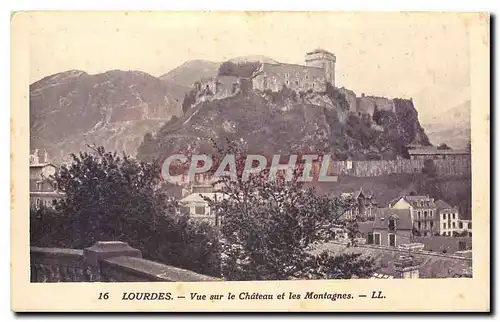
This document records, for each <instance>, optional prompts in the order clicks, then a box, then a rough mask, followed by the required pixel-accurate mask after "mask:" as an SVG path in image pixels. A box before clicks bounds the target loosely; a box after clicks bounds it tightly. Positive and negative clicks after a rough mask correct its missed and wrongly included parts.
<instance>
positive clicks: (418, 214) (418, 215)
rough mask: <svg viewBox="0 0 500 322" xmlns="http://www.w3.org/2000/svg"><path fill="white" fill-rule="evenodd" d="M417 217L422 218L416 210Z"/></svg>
mask: <svg viewBox="0 0 500 322" xmlns="http://www.w3.org/2000/svg"><path fill="white" fill-rule="evenodd" d="M417 218H418V219H420V218H422V217H421V216H420V211H417Z"/></svg>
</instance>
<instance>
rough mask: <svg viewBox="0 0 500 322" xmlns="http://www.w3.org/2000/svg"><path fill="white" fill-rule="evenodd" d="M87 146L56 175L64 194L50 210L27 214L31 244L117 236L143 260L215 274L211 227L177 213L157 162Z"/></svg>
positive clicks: (80, 244)
mask: <svg viewBox="0 0 500 322" xmlns="http://www.w3.org/2000/svg"><path fill="white" fill-rule="evenodd" d="M91 149H92V151H90V152H80V153H79V154H78V155H76V154H73V155H72V157H73V162H72V163H71V164H70V165H68V166H62V167H61V169H60V171H59V173H58V174H56V176H55V178H54V179H55V180H56V181H57V183H58V187H59V189H60V190H61V191H62V192H64V193H65V198H63V199H62V200H59V201H57V202H55V204H54V207H55V209H54V210H53V211H49V210H47V209H42V210H40V211H33V212H32V214H31V226H32V232H31V243H32V245H36V246H51V247H66V248H77V249H82V248H85V247H89V246H91V245H92V244H94V243H95V242H97V241H110V240H117V241H123V242H126V243H128V244H130V245H131V246H132V247H135V248H138V249H140V250H141V251H142V253H143V256H144V257H145V258H147V259H150V260H154V261H158V262H163V263H166V264H170V265H174V266H178V267H182V268H186V269H190V270H194V271H197V272H200V273H205V274H211V275H216V276H218V275H219V273H220V264H219V248H218V247H219V245H218V242H217V241H218V233H217V231H216V229H214V227H211V226H210V225H205V224H199V223H196V222H193V221H192V220H190V219H189V218H188V217H186V216H180V215H176V209H177V207H178V206H177V202H176V201H175V199H174V198H173V197H172V196H170V195H168V194H167V193H166V192H165V188H164V187H163V182H162V178H161V172H160V166H159V164H157V163H147V162H139V161H137V160H135V159H133V158H131V157H129V156H127V155H122V156H120V155H118V154H117V153H113V152H107V151H105V150H104V148H103V147H91ZM42 232H43V234H42Z"/></svg>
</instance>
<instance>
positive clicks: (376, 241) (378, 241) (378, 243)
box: [373, 234, 380, 245]
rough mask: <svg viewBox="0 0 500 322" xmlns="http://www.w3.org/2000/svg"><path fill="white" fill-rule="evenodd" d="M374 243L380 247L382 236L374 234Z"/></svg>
mask: <svg viewBox="0 0 500 322" xmlns="http://www.w3.org/2000/svg"><path fill="white" fill-rule="evenodd" d="M373 243H374V244H375V245H380V234H373Z"/></svg>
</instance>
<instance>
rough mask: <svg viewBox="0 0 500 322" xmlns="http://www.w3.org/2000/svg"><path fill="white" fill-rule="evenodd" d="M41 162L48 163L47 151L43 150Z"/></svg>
mask: <svg viewBox="0 0 500 322" xmlns="http://www.w3.org/2000/svg"><path fill="white" fill-rule="evenodd" d="M43 162H45V163H49V154H48V153H47V150H44V154H43Z"/></svg>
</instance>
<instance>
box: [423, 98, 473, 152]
mask: <svg viewBox="0 0 500 322" xmlns="http://www.w3.org/2000/svg"><path fill="white" fill-rule="evenodd" d="M470 104H471V102H470V100H467V101H465V102H463V103H461V104H459V105H456V106H454V107H452V108H449V109H447V110H445V111H443V112H441V113H439V114H438V115H436V116H434V117H433V118H432V119H430V120H428V121H426V123H424V127H425V130H426V133H427V135H428V136H429V139H430V140H431V142H432V143H433V144H434V145H439V144H441V143H446V144H447V145H449V146H450V147H452V148H455V149H460V148H465V147H466V146H467V144H468V143H469V142H470V140H471V125H470V112H471V106H470Z"/></svg>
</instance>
